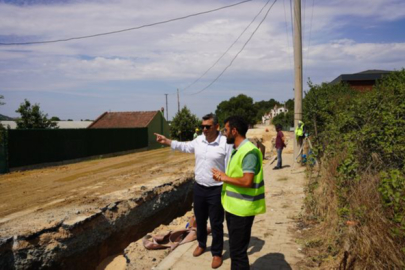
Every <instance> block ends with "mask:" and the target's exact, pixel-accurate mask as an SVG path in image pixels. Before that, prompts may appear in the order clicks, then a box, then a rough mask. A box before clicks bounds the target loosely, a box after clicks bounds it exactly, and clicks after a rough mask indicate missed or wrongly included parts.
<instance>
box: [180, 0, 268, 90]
mask: <svg viewBox="0 0 405 270" xmlns="http://www.w3.org/2000/svg"><path fill="white" fill-rule="evenodd" d="M269 3H270V0H268V1H267V2H266V4H265V5H264V6H263V7H262V9H261V10H260V11H259V13H257V14H256V16H255V17H254V18H253V20H252V21H251V22H250V23H249V24H248V26H246V28H245V29H244V30H243V31H242V33H241V34H240V35H239V36H238V38H237V39H236V40H235V41H234V42H233V43H232V44H231V46H229V48H228V49H227V50H226V51H225V52H224V53H223V54H222V55H221V56H220V57H219V58H218V60H217V61H215V63H214V64H213V65H212V66H211V67H210V68H208V69H207V70H206V71H205V72H204V73H203V74H202V75H201V76H200V77H199V78H198V79H196V80H195V81H194V82H192V83H190V84H189V85H187V86H186V87H184V88H183V89H182V90H181V91H180V92H183V91H185V90H186V89H188V88H190V87H191V86H192V85H194V84H195V83H197V82H198V81H199V80H200V79H201V78H202V77H204V76H205V75H206V74H207V73H208V72H209V71H210V70H211V69H212V68H213V67H215V66H216V64H218V62H219V61H220V60H221V59H222V58H223V57H224V56H225V55H226V54H227V53H228V52H229V50H230V49H231V48H232V47H233V45H235V44H236V42H238V40H239V39H240V38H241V37H242V35H243V34H244V33H245V32H246V30H247V29H248V28H249V27H250V26H251V25H252V23H253V22H254V21H255V20H256V18H257V17H258V16H259V15H260V14H261V13H262V11H263V10H264V8H265V7H266V6H267V5H268V4H269Z"/></svg>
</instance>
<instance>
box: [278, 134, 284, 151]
mask: <svg viewBox="0 0 405 270" xmlns="http://www.w3.org/2000/svg"><path fill="white" fill-rule="evenodd" d="M283 136H284V134H283V132H282V131H281V130H280V131H279V132H277V137H276V149H280V148H283V147H284V142H283V140H282V139H281V138H282V137H283Z"/></svg>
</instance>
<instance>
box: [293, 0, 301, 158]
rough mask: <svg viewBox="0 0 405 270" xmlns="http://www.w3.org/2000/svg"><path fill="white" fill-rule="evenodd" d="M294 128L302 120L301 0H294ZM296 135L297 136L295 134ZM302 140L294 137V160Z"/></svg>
mask: <svg viewBox="0 0 405 270" xmlns="http://www.w3.org/2000/svg"><path fill="white" fill-rule="evenodd" d="M294 74H295V75H294V77H295V87H294V129H296V128H297V126H298V121H300V120H302V34H301V0H294ZM294 137H295V136H294ZM301 145H302V140H300V141H297V140H296V138H294V162H296V160H295V159H296V158H297V156H298V154H299V150H300V149H301Z"/></svg>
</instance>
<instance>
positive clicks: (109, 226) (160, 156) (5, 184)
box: [0, 148, 194, 269]
mask: <svg viewBox="0 0 405 270" xmlns="http://www.w3.org/2000/svg"><path fill="white" fill-rule="evenodd" d="M193 165H194V157H193V155H187V154H182V153H176V152H173V151H171V150H170V149H168V148H165V149H159V150H154V151H149V152H141V153H135V154H130V155H125V156H120V157H114V158H108V159H103V160H93V161H87V162H82V163H77V164H71V165H66V166H58V167H53V168H47V169H40V170H34V171H25V172H14V173H11V174H7V175H3V176H1V177H0V257H1V259H0V268H1V269H35V268H42V267H50V268H55V269H56V268H59V267H61V268H65V269H66V268H69V267H71V266H73V265H74V266H75V268H78V265H75V263H77V262H78V259H79V261H80V257H81V258H82V259H83V258H86V259H84V260H82V262H88V264H87V266H90V265H91V266H92V267H94V266H95V265H97V263H99V262H100V261H101V259H103V258H105V257H106V256H108V255H111V254H114V253H116V252H118V250H119V249H124V248H125V247H126V246H127V245H128V244H129V243H130V242H131V241H134V240H136V239H138V238H139V237H141V236H142V235H144V234H146V233H147V232H148V230H151V229H153V228H155V227H157V226H159V225H160V224H162V223H168V222H170V221H171V220H172V219H173V218H175V217H176V216H178V215H182V214H184V212H185V211H187V210H189V209H190V206H191V197H190V196H189V195H190V191H191V184H192V179H193ZM168 207H174V208H168ZM168 209H171V210H169V211H168ZM111 247H113V248H111ZM83 256H85V257H83ZM81 264H82V265H81V266H80V267H82V269H86V268H87V269H88V267H86V264H84V265H83V263H81ZM80 267H79V268H80ZM59 269H60V268H59Z"/></svg>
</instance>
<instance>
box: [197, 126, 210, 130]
mask: <svg viewBox="0 0 405 270" xmlns="http://www.w3.org/2000/svg"><path fill="white" fill-rule="evenodd" d="M200 127H201V129H202V130H203V129H204V128H206V129H210V128H211V127H212V125H201V126H200Z"/></svg>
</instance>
